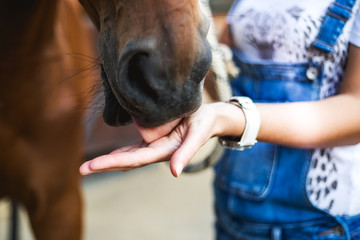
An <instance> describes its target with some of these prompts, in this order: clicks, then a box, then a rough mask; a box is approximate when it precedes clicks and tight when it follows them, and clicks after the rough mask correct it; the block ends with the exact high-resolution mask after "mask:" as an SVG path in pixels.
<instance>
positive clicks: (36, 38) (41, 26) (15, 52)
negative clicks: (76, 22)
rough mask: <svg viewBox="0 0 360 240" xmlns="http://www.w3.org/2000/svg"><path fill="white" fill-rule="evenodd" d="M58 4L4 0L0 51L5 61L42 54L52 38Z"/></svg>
mask: <svg viewBox="0 0 360 240" xmlns="http://www.w3.org/2000/svg"><path fill="white" fill-rule="evenodd" d="M56 9H57V0H51V1H49V0H23V1H13V0H7V1H6V2H5V3H4V4H3V6H2V8H1V10H0V12H1V14H0V15H1V17H0V18H1V21H0V29H2V30H3V32H4V33H6V35H5V36H2V37H1V39H0V49H1V53H2V55H3V57H5V56H6V58H4V59H6V60H7V61H9V60H11V59H14V60H15V61H18V60H19V58H22V57H23V56H33V55H36V54H38V53H39V52H41V50H42V48H44V46H45V43H49V42H51V40H52V38H53V36H54V24H55V19H56Z"/></svg>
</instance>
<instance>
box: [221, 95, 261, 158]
mask: <svg viewBox="0 0 360 240" xmlns="http://www.w3.org/2000/svg"><path fill="white" fill-rule="evenodd" d="M228 102H229V103H231V104H233V105H235V106H237V107H239V108H240V109H241V110H242V111H243V113H244V115H245V129H244V132H243V134H242V136H241V137H232V136H223V137H219V138H218V139H219V142H220V144H221V145H222V146H223V147H226V148H231V149H236V150H240V151H242V150H245V149H249V148H251V147H252V146H254V145H255V143H256V142H257V140H256V138H257V135H258V132H259V128H260V122H261V121H260V114H259V112H258V110H257V109H256V105H255V103H254V102H253V101H252V100H251V99H250V98H248V97H231V98H230V99H229V101H228Z"/></svg>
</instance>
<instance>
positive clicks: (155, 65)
mask: <svg viewBox="0 0 360 240" xmlns="http://www.w3.org/2000/svg"><path fill="white" fill-rule="evenodd" d="M81 3H82V4H83V6H84V7H85V9H86V11H87V12H88V14H89V16H90V18H91V19H92V21H93V22H94V24H95V26H96V27H97V28H98V30H99V33H100V37H99V43H98V49H99V53H100V59H101V62H102V64H101V70H102V74H101V76H102V80H103V86H104V91H105V109H104V114H103V116H104V119H105V121H106V122H107V123H108V124H111V125H124V124H127V123H128V122H129V121H131V119H134V120H135V121H137V122H138V123H139V124H142V125H145V126H157V125H160V124H162V123H165V122H167V121H170V120H173V119H176V118H179V117H183V116H186V115H188V114H190V113H191V112H193V111H195V110H196V109H197V108H198V107H199V106H200V104H201V92H202V87H203V79H204V76H205V74H206V72H207V71H208V68H209V67H210V63H211V50H210V47H209V44H208V42H207V41H206V33H207V30H208V21H207V20H206V18H205V17H204V16H203V14H202V13H201V11H200V9H199V3H198V1H197V0H157V1H154V0H101V1H100V0H81ZM78 10H79V9H77V8H76V6H75V5H74V3H73V2H70V0H68V1H65V0H62V1H48V0H36V1H35V0H29V1H22V2H21V3H19V2H17V1H15V2H14V1H10V0H8V1H6V2H5V3H4V4H3V7H2V8H1V10H0V13H1V15H0V16H1V20H2V21H1V22H0V24H1V25H0V26H1V29H2V30H3V32H4V33H6V34H5V35H4V36H2V38H1V39H0V49H1V53H2V54H1V58H0V148H1V154H0V197H1V196H10V197H11V198H13V199H15V200H17V201H19V202H20V203H22V204H23V205H24V206H25V207H26V209H27V211H28V213H29V217H30V221H31V224H32V227H33V231H34V235H35V236H36V238H37V239H40V240H41V239H51V240H54V239H80V238H81V225H82V224H81V216H82V207H81V193H80V187H79V180H80V178H79V173H78V167H79V165H80V162H81V160H82V156H83V146H82V144H83V128H82V125H81V124H82V119H83V112H84V107H83V106H84V99H85V98H86V96H84V94H83V93H84V92H86V90H84V89H86V88H87V86H88V85H89V84H91V80H88V81H84V80H86V79H87V77H86V73H80V74H75V73H76V72H77V71H78V70H79V69H83V68H84V67H86V65H84V63H85V64H88V63H87V62H86V61H79V60H77V58H76V57H73V56H71V55H66V54H64V53H84V54H86V55H89V52H90V51H91V46H88V43H90V41H89V39H90V38H91V37H90V36H88V34H87V32H86V31H84V26H83V25H82V19H81V18H79V17H78V16H79V12H78ZM74 74H75V75H74Z"/></svg>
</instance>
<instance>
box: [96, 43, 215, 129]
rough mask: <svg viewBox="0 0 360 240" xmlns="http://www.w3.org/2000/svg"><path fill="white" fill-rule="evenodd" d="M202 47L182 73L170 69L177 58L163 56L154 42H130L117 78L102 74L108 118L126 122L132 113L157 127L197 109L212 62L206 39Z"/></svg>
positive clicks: (142, 123)
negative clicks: (109, 77) (108, 77)
mask: <svg viewBox="0 0 360 240" xmlns="http://www.w3.org/2000/svg"><path fill="white" fill-rule="evenodd" d="M205 42H206V41H205ZM202 46H203V47H202V48H201V50H199V51H198V54H197V55H196V58H195V60H194V61H193V62H194V64H192V65H191V68H190V69H185V70H184V72H185V73H186V74H182V73H181V72H180V73H179V71H177V72H175V71H174V70H173V69H172V68H171V66H176V64H177V63H176V59H174V58H172V59H167V58H166V57H164V56H163V55H161V54H160V51H159V50H158V46H156V43H155V41H151V40H149V39H143V40H136V41H135V40H133V41H130V42H129V43H128V44H127V45H126V46H125V48H124V50H123V51H122V54H121V55H120V60H119V64H118V68H117V74H116V79H106V76H103V80H104V81H105V84H104V87H105V110H104V119H105V121H106V122H107V123H108V124H110V125H125V124H127V123H128V122H129V121H131V118H130V115H131V116H132V117H133V118H134V119H135V120H136V121H137V122H138V123H139V124H141V125H143V126H146V127H154V126H159V125H161V124H164V123H166V122H169V121H172V120H174V119H177V118H182V117H185V116H187V115H189V114H191V113H193V112H194V111H196V110H197V109H198V108H199V107H200V104H201V95H202V88H203V79H204V77H205V74H206V73H207V71H208V69H209V67H210V64H211V50H210V47H209V45H208V44H207V42H206V43H205V44H202ZM180 69H181V68H180ZM103 75H105V73H104V72H103ZM104 78H105V79H104ZM110 81H113V82H110ZM106 82H107V83H106ZM115 100H116V101H115Z"/></svg>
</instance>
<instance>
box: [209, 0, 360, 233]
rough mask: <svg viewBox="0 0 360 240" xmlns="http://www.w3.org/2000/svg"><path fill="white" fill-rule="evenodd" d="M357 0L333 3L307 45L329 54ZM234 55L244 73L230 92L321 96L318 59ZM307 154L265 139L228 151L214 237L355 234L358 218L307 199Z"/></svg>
mask: <svg viewBox="0 0 360 240" xmlns="http://www.w3.org/2000/svg"><path fill="white" fill-rule="evenodd" d="M355 2H356V1H355V0H337V1H335V2H334V3H332V4H331V6H330V7H329V9H328V12H327V13H326V16H325V18H324V20H323V24H322V26H321V28H320V31H319V33H318V36H317V38H316V40H315V41H314V42H313V44H312V48H313V49H314V52H322V53H323V54H325V55H327V54H331V53H332V52H333V47H334V45H335V44H336V40H337V39H338V37H339V35H340V34H341V33H342V29H343V27H344V25H345V23H346V21H347V20H348V19H349V18H350V16H351V11H352V8H353V6H354V4H355ZM315 50H316V51H315ZM233 53H234V61H235V63H236V65H237V66H238V67H239V68H240V71H241V72H240V74H239V76H238V77H237V79H236V80H234V82H233V83H232V87H233V94H234V95H235V96H248V97H250V98H251V99H253V101H254V102H271V103H276V102H294V101H315V100H319V99H320V88H321V85H322V80H323V63H322V62H321V61H320V62H313V61H312V60H309V62H307V63H299V64H257V63H250V62H245V61H244V58H243V57H242V56H241V53H239V52H237V50H236V49H233ZM284 127H285V128H286V126H284ZM312 153H313V150H308V149H298V148H291V147H285V146H280V145H274V144H268V143H262V142H258V143H257V144H255V146H254V147H253V148H251V149H248V150H245V151H237V150H229V149H227V150H226V151H225V153H224V155H223V157H222V159H221V160H220V161H219V163H218V164H217V165H216V166H215V173H216V177H215V181H214V185H215V211H216V215H217V223H216V227H217V239H218V240H230V239H246V240H265V239H272V240H280V239H291V240H301V239H304V240H310V239H319V240H321V239H357V238H358V239H360V233H359V234H358V235H357V233H358V231H359V230H360V216H355V217H344V216H332V215H331V214H329V213H327V212H325V211H322V210H320V209H318V208H316V207H315V206H313V205H312V204H311V202H310V201H309V198H308V195H307V191H306V177H307V174H308V171H309V165H310V162H311V156H312ZM359 232H360V231H359Z"/></svg>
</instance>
